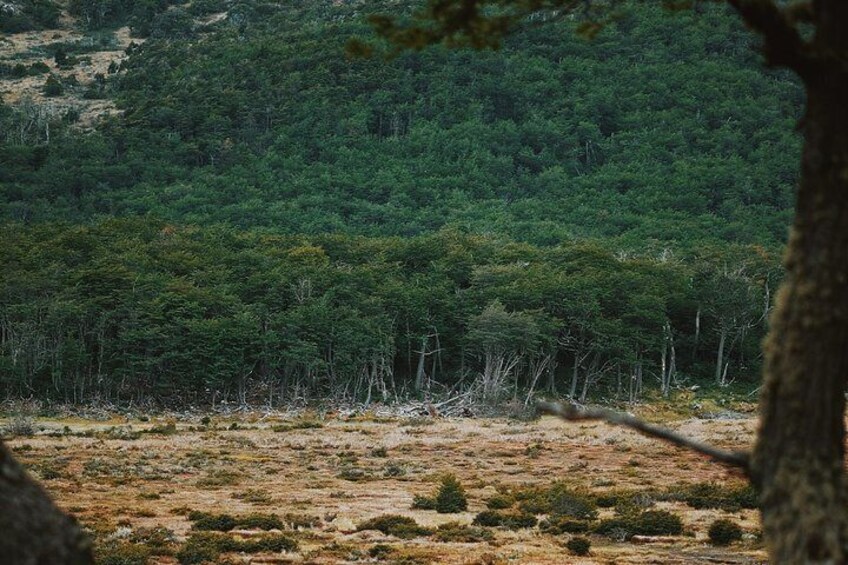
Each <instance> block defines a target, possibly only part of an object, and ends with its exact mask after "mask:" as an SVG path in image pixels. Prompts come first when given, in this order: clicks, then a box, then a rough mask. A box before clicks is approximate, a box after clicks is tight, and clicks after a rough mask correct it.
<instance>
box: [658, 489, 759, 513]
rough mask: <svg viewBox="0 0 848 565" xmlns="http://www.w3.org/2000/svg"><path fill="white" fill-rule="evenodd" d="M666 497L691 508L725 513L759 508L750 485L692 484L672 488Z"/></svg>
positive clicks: (756, 497)
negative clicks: (709, 509) (716, 510)
mask: <svg viewBox="0 0 848 565" xmlns="http://www.w3.org/2000/svg"><path fill="white" fill-rule="evenodd" d="M667 496H668V498H669V499H671V500H676V501H678V502H684V503H686V504H687V505H689V506H691V507H692V508H696V509H707V508H714V509H718V510H724V511H726V512H737V511H738V510H739V509H740V508H749V509H754V508H758V507H759V495H758V494H757V491H756V490H754V488H753V487H752V486H751V485H747V484H746V485H734V486H725V485H720V484H717V483H694V484H690V485H685V486H680V487H672V488H671V489H669V491H668V493H667Z"/></svg>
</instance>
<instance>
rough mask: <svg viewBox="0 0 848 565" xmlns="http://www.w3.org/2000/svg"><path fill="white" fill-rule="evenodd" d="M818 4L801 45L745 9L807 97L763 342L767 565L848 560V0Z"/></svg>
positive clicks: (760, 451)
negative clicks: (794, 192) (782, 264)
mask: <svg viewBox="0 0 848 565" xmlns="http://www.w3.org/2000/svg"><path fill="white" fill-rule="evenodd" d="M750 3H751V4H759V5H763V4H770V5H771V6H772V8H773V9H774V10H776V13H778V14H780V13H781V11H780V10H778V9H777V8H776V7H774V5H773V4H771V3H770V2H766V3H764V2H750ZM812 6H813V13H812V14H811V17H812V18H813V21H812V23H813V25H814V26H815V30H816V34H815V38H814V39H813V40H812V41H811V42H809V43H805V44H804V45H803V46H795V47H792V45H791V43H787V44H780V43H779V39H780V37H781V33H779V32H781V30H782V34H783V35H782V36H786V30H785V29H783V27H784V26H787V25H789V20H788V19H784V20H782V21H780V20H776V19H775V14H774V13H772V14H771V16H770V18H771V19H769V18H764V19H762V20H761V22H760V24H759V25H758V23H757V21H756V20H755V21H753V22H752V21H751V19H750V18H751V17H756V13H755V14H754V16H751V14H748V15H746V13H745V12H744V11H743V10H741V9H740V12H742V14H743V16H745V17H746V19H747V20H748V21H749V23H751V24H752V26H753V27H755V28H758V29H760V31H761V32H762V33H763V35H764V37H765V42H766V49H765V52H766V54H767V56H770V55H771V59H770V60H771V62H773V63H775V64H777V65H781V66H786V67H789V68H792V69H793V70H795V71H796V72H798V74H799V75H800V76H801V77H802V79H803V80H804V82H805V85H806V90H807V108H806V114H805V116H804V119H803V121H802V126H801V129H802V131H803V134H804V140H805V144H804V152H803V156H802V163H801V168H802V170H801V181H800V186H799V192H798V200H797V207H796V216H795V221H794V224H793V227H792V232H791V235H790V240H789V245H788V249H787V253H786V268H787V278H786V281H785V283H784V285H783V288H782V289H781V290H780V292H779V295H778V299H777V303H776V307H775V310H774V312H773V314H772V321H771V324H772V325H771V331H770V333H769V336H768V338H767V340H766V344H765V368H764V383H763V392H762V399H761V422H760V430H759V433H758V437H757V444H756V447H755V450H754V455H753V459H752V466H751V475H752V479H753V480H754V482H755V483H756V484H757V485H758V486H759V487H760V490H761V494H762V521H763V533H764V537H765V539H766V542H767V546H768V549H769V554H770V557H771V560H772V562H773V563H789V564H794V563H846V562H848V490H846V477H845V469H844V464H845V463H844V461H845V459H844V458H845V453H844V442H845V394H844V393H845V385H846V379H847V378H848V63H847V62H846V55H848V34H846V33H845V29H848V2H845V1H844V0H819V1H816V2H814V3H813V5H812ZM760 9H761V8H760ZM783 15H784V16H786V14H785V13H784V14H783ZM775 26H776V27H777V28H779V29H778V30H777V32H775V31H774V30H773V28H774V27H775ZM790 47H792V48H793V52H791V53H790V52H788V51H787V49H789V48H790Z"/></svg>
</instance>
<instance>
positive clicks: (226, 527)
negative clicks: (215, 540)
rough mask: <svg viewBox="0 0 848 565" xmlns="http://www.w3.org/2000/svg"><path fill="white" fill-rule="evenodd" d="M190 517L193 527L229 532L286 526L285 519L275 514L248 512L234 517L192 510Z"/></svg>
mask: <svg viewBox="0 0 848 565" xmlns="http://www.w3.org/2000/svg"><path fill="white" fill-rule="evenodd" d="M188 519H189V520H191V521H192V522H194V524H192V526H191V528H192V529H193V530H198V531H212V532H229V531H230V530H233V529H235V528H244V529H248V530H266V531H267V530H282V529H284V528H285V525H284V524H283V521H282V520H280V518H279V517H278V516H275V515H273V514H248V515H246V516H235V517H234V516H230V515H229V514H207V513H205V512H191V513H189V516H188Z"/></svg>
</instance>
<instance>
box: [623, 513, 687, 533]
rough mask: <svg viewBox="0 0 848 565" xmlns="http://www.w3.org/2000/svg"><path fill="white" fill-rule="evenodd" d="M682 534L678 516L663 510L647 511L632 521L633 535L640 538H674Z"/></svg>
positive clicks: (681, 525)
mask: <svg viewBox="0 0 848 565" xmlns="http://www.w3.org/2000/svg"><path fill="white" fill-rule="evenodd" d="M682 532H683V522H682V521H681V520H680V517H679V516H676V515H675V514H672V513H671V512H666V511H665V510H648V511H647V512H642V513H641V514H639V515H638V516H636V518H634V520H633V533H634V534H637V535H642V536H676V535H680V534H681V533H682Z"/></svg>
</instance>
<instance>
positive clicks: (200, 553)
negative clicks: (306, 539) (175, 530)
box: [177, 532, 297, 565]
mask: <svg viewBox="0 0 848 565" xmlns="http://www.w3.org/2000/svg"><path fill="white" fill-rule="evenodd" d="M296 549H297V542H296V541H295V540H293V539H291V538H290V537H288V536H287V535H284V534H272V535H265V536H261V537H256V538H251V539H247V540H237V539H234V538H232V537H230V536H227V535H224V534H219V533H214V532H199V533H196V534H192V535H191V536H189V538H188V539H187V540H186V543H185V545H183V547H182V548H181V549H180V551H179V552H177V560H178V561H179V562H180V563H181V564H183V565H193V564H195V563H204V562H206V561H215V560H216V559H217V558H218V556H219V555H220V554H221V553H226V552H230V551H240V552H243V553H257V552H265V551H267V552H275V553H279V552H281V551H295V550H296Z"/></svg>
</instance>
